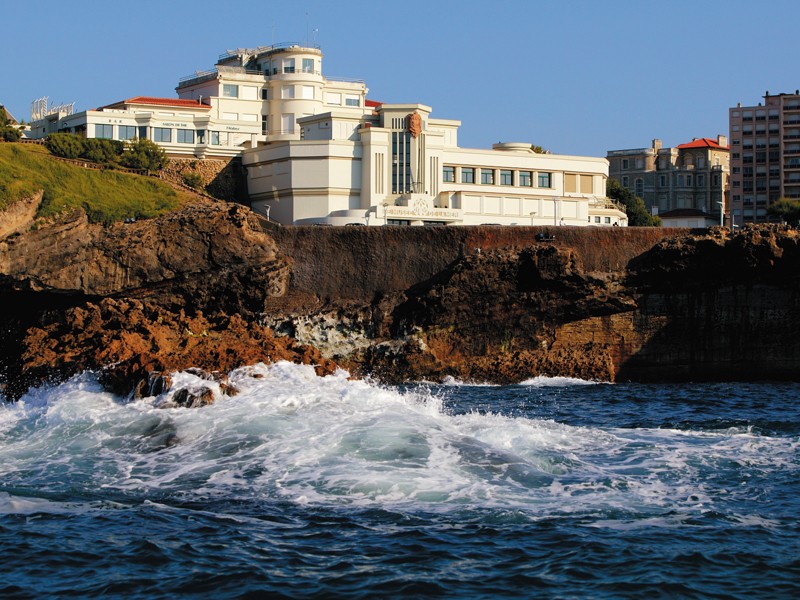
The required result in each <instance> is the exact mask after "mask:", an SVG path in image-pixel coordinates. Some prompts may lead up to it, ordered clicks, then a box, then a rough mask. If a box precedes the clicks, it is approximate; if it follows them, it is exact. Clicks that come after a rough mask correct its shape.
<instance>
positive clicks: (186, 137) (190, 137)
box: [178, 129, 194, 144]
mask: <svg viewBox="0 0 800 600" xmlns="http://www.w3.org/2000/svg"><path fill="white" fill-rule="evenodd" d="M178 143H179V144H194V130H192V129H178Z"/></svg>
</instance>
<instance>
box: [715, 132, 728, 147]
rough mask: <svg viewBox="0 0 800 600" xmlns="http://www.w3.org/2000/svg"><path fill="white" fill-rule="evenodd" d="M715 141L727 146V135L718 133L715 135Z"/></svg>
mask: <svg viewBox="0 0 800 600" xmlns="http://www.w3.org/2000/svg"><path fill="white" fill-rule="evenodd" d="M717 143H718V144H719V145H720V146H724V147H726V148H727V147H728V136H727V135H722V134H718V135H717Z"/></svg>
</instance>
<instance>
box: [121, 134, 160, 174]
mask: <svg viewBox="0 0 800 600" xmlns="http://www.w3.org/2000/svg"><path fill="white" fill-rule="evenodd" d="M167 160H168V159H167V154H166V153H165V152H164V149H163V148H161V147H160V146H159V145H158V144H156V143H155V142H153V141H151V140H134V141H133V142H130V143H129V144H128V145H127V148H126V150H125V152H124V153H123V154H122V161H121V162H122V164H123V165H124V166H126V167H128V168H129V169H146V170H148V171H159V170H161V169H163V168H164V166H165V165H166V164H167Z"/></svg>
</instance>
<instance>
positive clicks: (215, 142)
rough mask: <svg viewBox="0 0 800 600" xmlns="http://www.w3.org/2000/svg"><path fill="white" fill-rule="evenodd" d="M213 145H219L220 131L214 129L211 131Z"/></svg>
mask: <svg viewBox="0 0 800 600" xmlns="http://www.w3.org/2000/svg"><path fill="white" fill-rule="evenodd" d="M211 145H212V146H219V131H212V132H211Z"/></svg>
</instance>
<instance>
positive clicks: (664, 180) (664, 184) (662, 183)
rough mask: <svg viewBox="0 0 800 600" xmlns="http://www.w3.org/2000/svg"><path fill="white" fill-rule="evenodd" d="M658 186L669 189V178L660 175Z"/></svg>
mask: <svg viewBox="0 0 800 600" xmlns="http://www.w3.org/2000/svg"><path fill="white" fill-rule="evenodd" d="M658 185H659V186H661V187H667V176H666V175H659V176H658Z"/></svg>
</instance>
